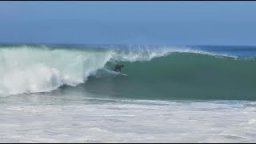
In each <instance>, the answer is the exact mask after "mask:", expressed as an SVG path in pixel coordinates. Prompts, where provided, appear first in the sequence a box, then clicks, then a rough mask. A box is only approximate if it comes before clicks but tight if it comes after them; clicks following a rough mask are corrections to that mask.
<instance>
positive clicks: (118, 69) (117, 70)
mask: <svg viewBox="0 0 256 144" xmlns="http://www.w3.org/2000/svg"><path fill="white" fill-rule="evenodd" d="M123 67H124V65H123V64H116V66H115V68H114V71H116V72H121V70H122V68H123Z"/></svg>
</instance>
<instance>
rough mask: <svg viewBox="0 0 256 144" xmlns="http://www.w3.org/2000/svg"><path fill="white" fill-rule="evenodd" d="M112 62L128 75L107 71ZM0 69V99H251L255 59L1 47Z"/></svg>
mask: <svg viewBox="0 0 256 144" xmlns="http://www.w3.org/2000/svg"><path fill="white" fill-rule="evenodd" d="M116 63H122V64H124V65H125V67H124V68H123V71H122V72H123V73H125V74H127V75H128V76H122V75H117V74H116V73H114V72H113V71H111V69H112V68H113V66H114V65H115V64H116ZM0 65H1V69H0V75H1V77H0V95H1V96H8V95H15V94H22V93H36V92H50V91H53V90H56V89H59V90H62V89H63V90H64V89H65V90H67V89H68V90H71V91H72V90H74V91H81V89H82V91H84V90H85V91H86V92H91V93H96V94H101V95H107V96H114V97H125V98H139V99H228V100H229V99H241V100H255V99H256V89H255V85H256V76H255V73H256V67H255V66H256V61H255V59H241V58H237V57H236V56H227V55H224V54H214V53H212V52H211V53H210V52H207V51H203V50H196V49H191V48H185V47H184V48H174V47H172V48H170V47H162V48H155V49H154V48H145V47H135V48H97V49H95V48H61V47H54V48H53V47H47V46H2V47H1V48H0ZM64 85H67V86H70V87H66V88H63V87H62V86H64ZM82 91H81V92H82Z"/></svg>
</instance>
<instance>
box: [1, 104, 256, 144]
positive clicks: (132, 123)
mask: <svg viewBox="0 0 256 144" xmlns="http://www.w3.org/2000/svg"><path fill="white" fill-rule="evenodd" d="M248 103H250V102H243V101H240V102H236V101H212V102H207V101H206V102H196V101H195V102H189V101H184V102H182V101H176V102H175V101H173V102H168V101H146V100H143V101H139V100H137V101H131V100H120V101H117V100H115V101H111V100H110V101H109V102H108V101H105V102H99V103H90V102H87V103H86V104H72V103H69V104H66V105H59V104H55V105H31V104H21V105H8V104H2V105H0V109H1V111H0V115H1V124H0V128H1V130H0V136H1V142H254V141H255V136H256V132H255V131H256V125H255V124H256V123H255V119H256V117H255V115H256V111H255V110H252V109H251V108H254V106H252V105H248Z"/></svg>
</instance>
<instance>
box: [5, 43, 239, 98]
mask: <svg viewBox="0 0 256 144" xmlns="http://www.w3.org/2000/svg"><path fill="white" fill-rule="evenodd" d="M172 53H195V54H203V55H212V56H225V57H231V58H233V57H234V56H227V55H221V54H215V53H209V52H205V51H201V50H195V49H191V48H188V47H183V48H182V47H161V48H148V47H136V48H120V47H119V48H109V49H92V48H91V49H90V48H63V47H54V48H53V47H48V46H44V45H42V46H29V45H21V46H1V47H0V65H1V69H0V75H1V77H0V95H1V96H7V95H15V94H22V93H35V92H49V91H52V90H55V89H57V88H59V87H60V86H62V85H69V86H73V87H74V86H77V85H79V84H82V83H85V82H86V81H87V79H88V77H89V76H95V75H97V73H98V72H99V70H102V69H105V68H106V67H107V66H108V65H107V64H108V63H113V64H114V63H117V62H126V63H127V62H129V63H134V62H145V61H151V60H152V59H154V58H158V57H164V56H168V55H170V54H172Z"/></svg>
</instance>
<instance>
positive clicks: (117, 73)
mask: <svg viewBox="0 0 256 144" xmlns="http://www.w3.org/2000/svg"><path fill="white" fill-rule="evenodd" d="M105 70H106V71H107V72H109V73H112V74H116V75H121V76H128V75H127V74H125V73H121V72H116V71H112V70H109V69H105Z"/></svg>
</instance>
